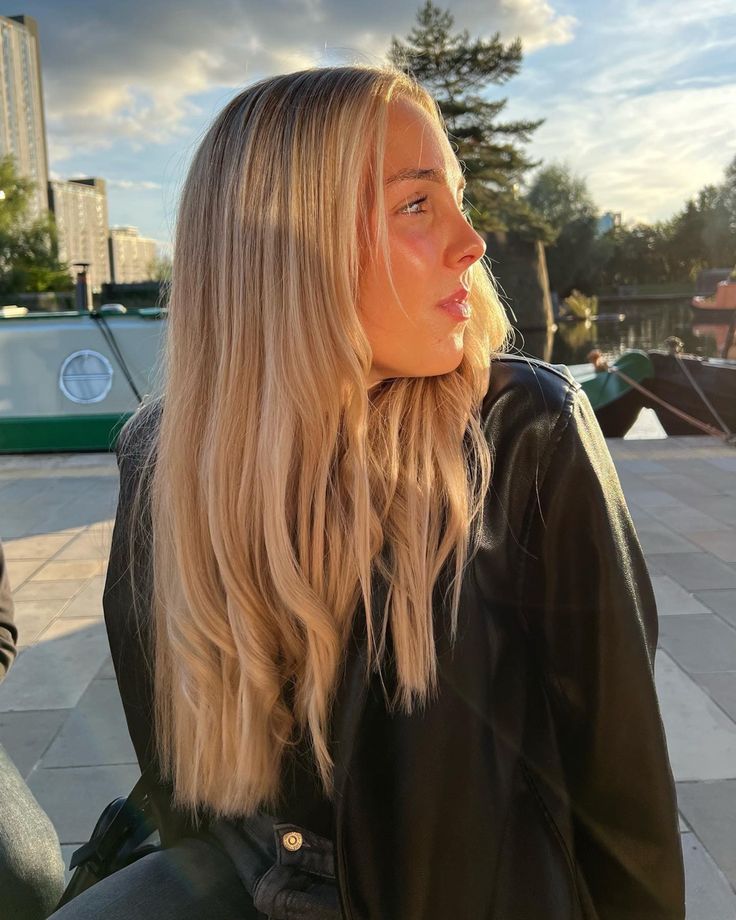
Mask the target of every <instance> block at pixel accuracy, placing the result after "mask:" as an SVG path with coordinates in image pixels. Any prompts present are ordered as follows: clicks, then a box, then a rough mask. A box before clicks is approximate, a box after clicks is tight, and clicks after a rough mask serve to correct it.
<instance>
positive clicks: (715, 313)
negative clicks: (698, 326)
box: [690, 279, 736, 323]
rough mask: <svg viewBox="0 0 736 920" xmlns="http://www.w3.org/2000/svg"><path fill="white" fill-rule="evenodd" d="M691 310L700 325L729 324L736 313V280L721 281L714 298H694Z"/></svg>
mask: <svg viewBox="0 0 736 920" xmlns="http://www.w3.org/2000/svg"><path fill="white" fill-rule="evenodd" d="M690 309H691V310H692V311H693V313H694V314H695V317H696V319H697V321H698V322H699V323H727V322H728V321H729V320H730V319H731V317H732V316H733V314H734V313H735V312H736V279H734V280H733V281H720V282H719V283H718V286H717V287H716V292H715V294H714V295H713V296H712V297H701V296H700V295H698V296H696V297H693V299H692V300H691V301H690Z"/></svg>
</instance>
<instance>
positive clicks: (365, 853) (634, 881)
mask: <svg viewBox="0 0 736 920" xmlns="http://www.w3.org/2000/svg"><path fill="white" fill-rule="evenodd" d="M159 411H160V403H158V404H156V403H154V404H152V405H151V406H150V407H146V408H144V409H143V410H141V412H140V413H139V418H138V419H137V420H136V422H135V423H134V424H133V425H131V426H130V428H129V430H128V438H127V441H126V446H127V447H128V450H126V451H122V452H121V451H118V458H119V463H120V499H119V505H118V512H117V517H116V523H115V530H114V533H113V545H112V552H111V557H110V564H109V567H108V575H107V581H106V585H105V592H104V603H103V606H104V608H105V620H106V623H107V628H108V633H109V636H110V642H111V648H112V654H113V661H114V664H115V669H116V673H117V677H118V682H119V685H120V689H121V694H122V700H123V705H124V708H125V712H126V718H127V721H128V727H129V730H130V734H131V738H132V741H133V744H134V746H135V749H136V752H137V755H138V758H139V761H140V763H141V765H142V766H143V767H148V766H149V765H150V766H151V767H152V769H153V770H154V771H155V770H156V752H155V744H154V741H153V736H152V722H151V702H152V683H151V674H150V670H149V669H148V668H147V667H145V666H144V662H145V660H146V659H147V658H150V641H149V638H148V637H147V624H146V623H144V622H136V621H135V620H134V619H133V607H132V603H131V598H130V595H129V583H128V579H127V567H128V561H127V558H126V538H127V533H128V528H129V526H130V524H129V522H128V520H127V518H126V508H127V506H128V502H129V499H130V496H131V494H132V493H131V490H132V487H133V484H134V482H135V479H136V476H137V475H139V474H140V472H141V470H140V465H139V464H137V463H136V462H135V443H136V438H135V432H136V431H137V430H138V426H143V425H148V424H155V423H156V418H157V416H158V412H159ZM481 421H482V425H483V429H484V431H485V433H486V437H487V439H488V442H489V444H490V446H491V447H492V449H493V452H494V468H493V478H492V483H491V486H490V488H489V490H488V492H487V495H486V497H485V504H484V517H483V521H482V525H481V526H482V535H481V536H482V539H481V546H480V549H479V551H478V552H477V553H476V554H475V556H474V557H473V559H472V560H471V562H470V563H469V565H468V567H467V569H466V570H465V572H464V576H463V582H462V593H461V604H460V611H459V624H458V636H457V640H456V641H455V643H454V644H453V643H452V641H451V639H450V636H449V629H448V616H447V614H448V609H449V603H448V602H447V601H446V596H447V595H446V591H447V588H448V587H449V578H450V577H451V574H452V573H451V571H450V570H449V569H448V568H446V570H445V571H444V572H443V573H442V575H441V577H440V580H439V582H438V584H437V585H436V587H435V594H434V597H433V602H434V605H435V606H434V610H435V636H436V645H437V654H438V663H439V685H440V686H439V693H438V696H437V698H436V699H434V700H433V701H432V702H431V703H430V704H429V705H428V706H427V707H426V708H425V709H424V710H422V711H416V712H414V713H413V714H412V715H406V714H402V713H398V712H390V711H388V709H387V707H386V705H385V700H384V696H383V691H382V688H381V686H380V682H379V679H378V678H377V677H376V676H374V677H372V678H371V679H370V680H368V681H367V680H366V679H365V678H364V674H365V661H366V637H365V624H364V612H363V610H362V609H359V610H358V611H357V612H356V617H355V623H354V629H353V635H352V637H351V640H350V642H349V644H348V647H347V649H346V655H345V669H344V673H343V676H342V678H341V681H340V683H339V685H338V689H337V699H336V703H335V707H334V710H333V713H332V720H331V739H330V743H331V752H332V755H333V757H334V760H335V783H336V797H335V803H334V815H333V816H332V831H333V833H332V835H331V838H332V841H333V844H334V856H335V870H336V871H335V881H336V886H337V889H338V893H339V903H340V911H341V916H342V917H344V918H345V920H446V918H452V920H479V918H493V920H645V918H646V920H682V918H684V916H685V898H684V871H683V862H682V852H681V849H680V837H679V828H678V820H677V804H676V798H675V789H674V782H673V777H672V772H671V769H670V764H669V759H668V754H667V747H666V743H665V735H664V729H663V725H662V721H661V716H660V711H659V705H658V701H657V695H656V690H655V684H654V655H655V649H656V644H657V632H658V623H657V611H656V605H655V599H654V593H653V590H652V585H651V581H650V578H649V575H648V572H647V568H646V564H645V560H644V556H643V553H642V550H641V546H640V543H639V540H638V538H637V535H636V532H635V529H634V525H633V522H632V520H631V516H630V514H629V511H628V508H627V506H626V503H625V500H624V496H623V492H622V490H621V486H620V483H619V480H618V477H617V474H616V471H615V467H614V465H613V462H612V460H611V457H610V454H609V452H608V448H607V446H606V443H605V440H604V438H603V435H602V433H601V430H600V427H599V425H598V422H597V420H596V419H595V416H594V413H593V410H592V408H591V405H590V402H589V400H588V398H587V396H586V395H585V393H584V392H583V391H582V390H581V388H580V386H579V384H578V383H577V382H576V381H575V380H574V379H573V377H572V376H571V375H570V373H569V371H568V370H567V369H566V368H565V367H564V366H553V365H549V364H547V363H545V362H542V361H538V360H535V359H528V358H526V357H523V356H511V355H506V356H501V357H500V358H497V359H494V361H493V364H492V366H491V375H490V383H489V388H488V392H487V394H486V396H485V399H484V401H483V405H482V409H481ZM143 472H146V470H143ZM135 556H136V557H137V558H136V559H135V560H134V562H135V565H136V568H138V569H139V570H140V573H144V574H145V571H146V566H145V559H146V551H145V546H143V545H141V551H140V553H138V551H136V553H135ZM374 591H375V595H374V596H375V611H380V610H382V608H383V603H384V601H385V597H386V593H385V592H386V586H385V585H383V586H382V585H381V584H380V582H379V581H378V580H377V581H376V584H375V587H374ZM374 615H375V612H374ZM389 690H391V686H389ZM155 797H156V808H157V811H158V816H159V820H160V822H161V827H162V837H163V839H164V843H165V845H166V846H170V847H172V848H173V850H174V851H177V847H184V848H189V847H191V846H193V844H192V843H191V839H190V838H192V837H195V836H196V832H195V831H194V829H193V827H192V826H191V825H190V824H189V823H188V821H187V818H186V816H184V815H183V814H181V813H180V812H178V811H177V810H176V809H175V808H174V807H173V804H172V797H171V789H170V787H168V786H167V785H166V784H165V783H157V784H156V787H155ZM305 807H306V805H305ZM289 808H291V809H292V812H293V813H295V811H296V808H297V803H296V802H294V801H292V803H291V805H290V806H289V805H287V806H285V808H284V809H282V810H281V813H280V814H279V815H278V816H277V817H278V818H279V819H280V820H282V821H286V822H288V821H291V820H292V819H293V818H292V814H290V813H289ZM238 822H239V819H238V817H237V816H234V817H233V819H232V821H231V822H229V826H230V827H231V828H232V829H233V831H234V834H235V838H234V839H235V840H236V841H237V840H238V839H240V841H241V845H242V846H243V847H244V848H245V850H244V851H245V852H248V846H249V845H251V844H252V841H250V842H249V841H248V840H247V839H246V838H245V837H243V836H241V837H240V838H238V836H237V834H238V828H239V823H238ZM226 824H228V822H226ZM199 833H200V834H201V833H203V832H201V831H200V832H199ZM204 833H205V834H206V833H208V831H207V830H205V831H204ZM236 850H237V847H236ZM181 852H183V851H181ZM171 858H172V859H173V858H174V856H173V855H172V857H171ZM231 858H233V857H232V854H231ZM146 859H149V857H147V858H146ZM161 859H165V857H163V856H162V857H161ZM145 861H146V860H144V862H145ZM271 868H273V866H272V867H271ZM125 871H128V870H125ZM138 871H139V872H140V873H142V874H143V873H144V871H145V870H144V869H143V868H141V869H140V870H138ZM213 871H215V870H213ZM218 871H219V870H218ZM132 876H133V873H131V881H133V878H132ZM143 878H145V879H146V880H147V879H148V876H143ZM256 881H257V880H256ZM101 884H104V883H101ZM283 885H284V897H285V898H287V900H288V897H290V896H291V895H292V894H295V891H296V889H297V888H298V885H296V884H295V883H294V881H293V880H292V879H288V878H287V879H284V882H283ZM291 886H294V887H293V888H292V887H291ZM95 887H97V886H95ZM92 891H94V889H92ZM90 897H91V898H93V895H92V892H90ZM145 897H146V896H145V894H144V893H143V892H142V891H140V890H137V891H135V892H131V894H130V898H131V903H135V904H141V903H143V901H144V900H145ZM73 903H74V902H72V905H70V907H72V906H73ZM90 903H91V902H90ZM105 903H107V902H105ZM147 909H148V910H149V913H146V912H145V911H143V912H141V913H139V914H136V915H137V916H149V914H150V915H151V916H154V915H155V912H154V911H152V910H151V908H150V907H149V908H147ZM102 913H104V914H105V915H106V916H107V912H106V911H103V912H102ZM244 915H245V914H244ZM63 916H64V920H67V918H69V920H71V918H72V917H77V916H87V915H86V914H75V913H74V912H73V911H72V912H71V913H68V914H64V915H63ZM89 916H93V914H89ZM181 916H189V915H188V914H184V913H182V914H181ZM213 916H216V915H215V914H213ZM272 916H273V917H274V918H281V917H283V918H287V917H288V918H290V920H306V918H307V917H309V916H311V915H310V913H309V910H308V908H306V907H305V908H304V909H303V910H296V911H295V912H288V911H287V912H285V913H283V914H281V913H274V914H273V915H272Z"/></svg>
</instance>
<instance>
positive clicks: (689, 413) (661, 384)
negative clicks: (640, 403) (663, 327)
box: [642, 325, 736, 444]
mask: <svg viewBox="0 0 736 920" xmlns="http://www.w3.org/2000/svg"><path fill="white" fill-rule="evenodd" d="M731 328H733V325H732V327H731ZM665 346H666V347H665V348H664V349H652V350H650V351H649V352H648V354H649V358H650V360H651V362H652V366H653V368H654V375H653V377H652V378H651V379H650V380H648V381H644V386H645V387H646V389H647V390H648V392H649V393H650V394H651V396H649V395H646V394H642V398H643V400H644V405H646V406H647V407H649V408H651V409H654V411H655V412H656V413H657V418H658V419H659V421H660V423H661V425H662V427H663V428H664V430H665V431H666V432H667V434H668V435H693V434H708V433H709V431H708V430H707V428H704V427H701V426H699V425H697V424H694V422H693V420H696V421H699V422H700V423H702V425H704V426H708V427H710V428H712V429H714V430H715V432H722V433H723V436H724V437H725V439H726V440H728V441H729V443H734V444H736V440H734V435H735V433H736V359H735V358H729V357H721V358H715V357H714V358H704V357H701V356H699V355H688V354H683V353H682V348H683V343H682V340H681V339H678V338H677V337H676V336H671V337H670V338H669V339H668V340H666V342H665ZM725 351H726V352H727V353H730V349H728V348H727V349H725ZM673 409H675V410H679V411H673ZM683 413H684V416H685V417H683ZM715 432H714V433H715Z"/></svg>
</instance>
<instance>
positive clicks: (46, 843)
mask: <svg viewBox="0 0 736 920" xmlns="http://www.w3.org/2000/svg"><path fill="white" fill-rule="evenodd" d="M63 890H64V862H63V860H62V857H61V848H60V847H59V838H58V836H57V834H56V831H55V830H54V826H53V824H52V823H51V821H50V820H49V818H48V815H47V814H46V813H45V812H44V811H43V810H42V808H41V806H40V805H39V804H38V802H37V801H36V799H35V798H34V796H33V793H32V792H31V790H30V789H29V788H28V786H27V785H26V784H25V782H24V780H23V777H22V776H21V775H20V773H19V772H18V770H17V769H16V767H15V764H14V763H13V762H12V760H11V759H10V758H9V757H8V755H7V754H6V752H5V749H4V748H3V746H2V745H0V920H45V918H46V917H48V916H49V914H50V913H51V911H52V910H53V909H54V907H55V905H56V904H57V902H58V900H59V898H60V897H61V892H62V891H63Z"/></svg>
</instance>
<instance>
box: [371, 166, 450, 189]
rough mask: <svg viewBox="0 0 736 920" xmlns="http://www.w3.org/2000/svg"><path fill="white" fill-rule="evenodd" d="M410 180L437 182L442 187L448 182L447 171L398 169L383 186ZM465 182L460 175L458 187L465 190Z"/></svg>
mask: <svg viewBox="0 0 736 920" xmlns="http://www.w3.org/2000/svg"><path fill="white" fill-rule="evenodd" d="M410 179H414V180H416V179H425V180H426V181H428V182H438V183H440V184H441V185H444V184H445V183H447V182H448V179H447V171H446V170H445V169H435V168H430V169H411V168H407V169H400V170H399V171H398V172H397V173H394V174H393V176H389V178H388V179H386V182H385V185H393V184H394V183H395V182H406V181H407V180H410ZM465 185H466V182H465V177H464V176H462V175H460V176H459V178H458V186H459V187H461V188H465Z"/></svg>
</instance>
